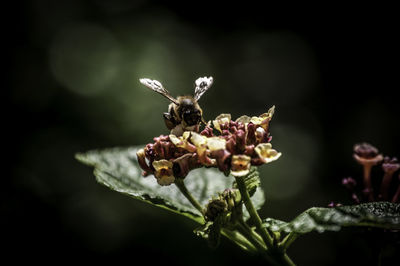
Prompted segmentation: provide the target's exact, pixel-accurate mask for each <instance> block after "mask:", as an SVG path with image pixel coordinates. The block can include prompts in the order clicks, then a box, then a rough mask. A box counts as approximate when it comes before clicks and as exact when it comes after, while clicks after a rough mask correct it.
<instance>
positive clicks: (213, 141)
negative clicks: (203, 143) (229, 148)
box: [207, 137, 226, 151]
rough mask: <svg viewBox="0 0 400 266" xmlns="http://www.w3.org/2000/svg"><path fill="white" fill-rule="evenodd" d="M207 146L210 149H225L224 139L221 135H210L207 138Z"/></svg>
mask: <svg viewBox="0 0 400 266" xmlns="http://www.w3.org/2000/svg"><path fill="white" fill-rule="evenodd" d="M207 147H208V149H209V150H210V151H217V150H225V149H226V140H225V139H224V138H221V137H211V138H208V139H207Z"/></svg>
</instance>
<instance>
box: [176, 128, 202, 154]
mask: <svg viewBox="0 0 400 266" xmlns="http://www.w3.org/2000/svg"><path fill="white" fill-rule="evenodd" d="M189 137H190V131H185V132H184V133H183V135H182V136H180V137H177V136H175V135H173V134H171V135H169V139H170V140H171V142H172V143H173V144H174V145H175V146H176V147H178V148H183V149H185V150H187V151H189V152H195V151H196V147H195V146H193V145H192V144H191V143H189V141H188V140H189Z"/></svg>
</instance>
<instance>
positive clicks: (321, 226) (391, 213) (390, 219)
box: [264, 202, 400, 234]
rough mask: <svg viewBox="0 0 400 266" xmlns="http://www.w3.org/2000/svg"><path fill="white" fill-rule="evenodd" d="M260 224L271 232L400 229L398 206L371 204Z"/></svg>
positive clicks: (314, 210)
mask: <svg viewBox="0 0 400 266" xmlns="http://www.w3.org/2000/svg"><path fill="white" fill-rule="evenodd" d="M264 225H265V226H266V227H267V228H269V229H270V230H271V231H278V232H281V231H283V232H286V233H290V232H294V233H298V234H305V233H308V232H311V231H314V230H315V231H317V232H320V233H322V232H324V231H338V230H340V229H341V227H343V226H367V227H378V228H386V229H400V204H395V203H390V202H371V203H363V204H359V205H353V206H341V207H336V208H316V207H314V208H310V209H308V210H306V211H305V212H303V213H302V214H300V215H299V216H297V217H296V218H295V219H293V220H292V221H291V222H288V223H287V222H284V221H280V220H275V219H272V218H268V219H266V220H265V222H264Z"/></svg>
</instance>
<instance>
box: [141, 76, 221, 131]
mask: <svg viewBox="0 0 400 266" xmlns="http://www.w3.org/2000/svg"><path fill="white" fill-rule="evenodd" d="M140 83H142V84H143V85H145V86H146V87H147V88H149V89H151V90H153V91H155V92H157V93H159V94H161V95H163V96H164V97H165V98H167V99H168V100H169V101H170V102H171V103H170V104H169V106H168V112H165V113H164V114H163V117H164V122H165V125H166V126H167V128H168V129H169V130H171V134H174V135H176V136H181V135H182V134H183V132H184V131H196V132H198V130H199V125H200V123H202V122H203V123H204V124H205V121H204V119H203V110H202V109H201V107H200V105H199V104H198V100H199V99H200V97H201V96H202V95H203V94H204V93H205V92H206V91H207V90H208V89H209V88H210V87H211V85H212V83H213V78H212V77H202V78H198V79H196V81H195V83H194V84H195V89H194V96H190V95H187V96H178V97H177V98H174V97H172V96H171V94H170V93H169V92H168V91H167V90H166V89H165V88H164V87H163V85H162V84H161V82H159V81H157V80H151V79H146V78H143V79H140Z"/></svg>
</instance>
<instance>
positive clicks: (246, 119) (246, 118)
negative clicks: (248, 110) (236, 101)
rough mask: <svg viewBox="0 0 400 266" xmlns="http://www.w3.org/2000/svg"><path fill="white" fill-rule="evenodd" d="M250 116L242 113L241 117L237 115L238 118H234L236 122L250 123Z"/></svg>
mask: <svg viewBox="0 0 400 266" xmlns="http://www.w3.org/2000/svg"><path fill="white" fill-rule="evenodd" d="M250 120H251V117H250V116H247V115H242V116H241V117H239V118H238V119H236V122H238V123H243V124H247V123H250Z"/></svg>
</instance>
